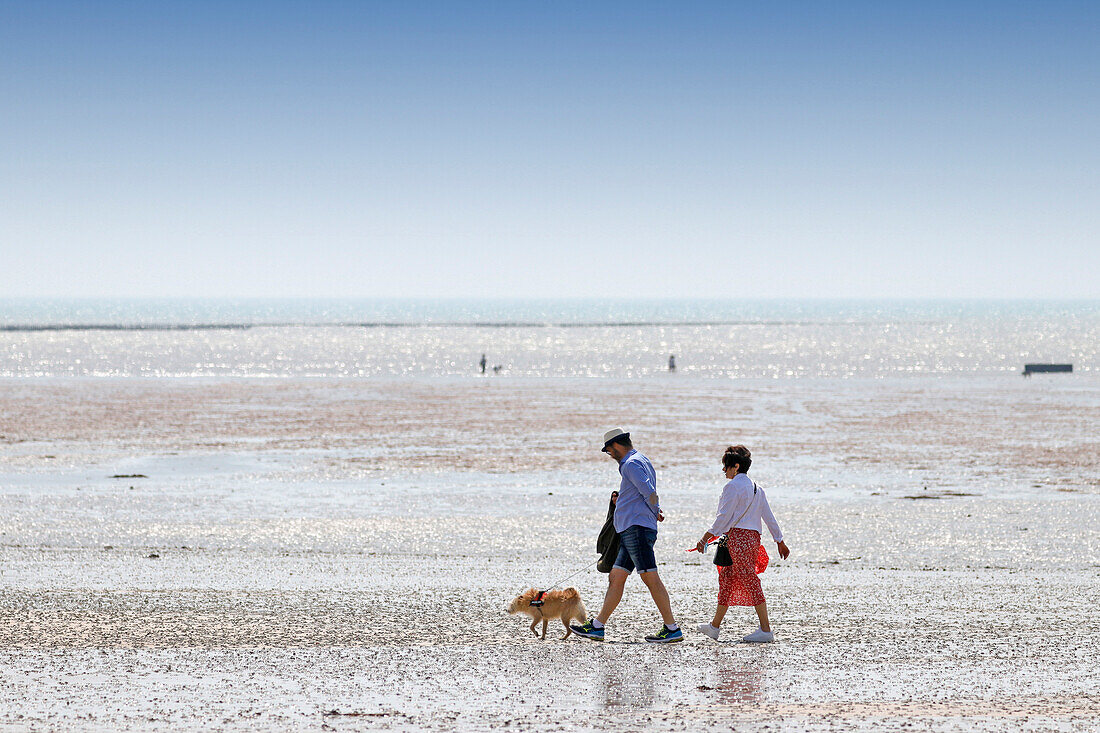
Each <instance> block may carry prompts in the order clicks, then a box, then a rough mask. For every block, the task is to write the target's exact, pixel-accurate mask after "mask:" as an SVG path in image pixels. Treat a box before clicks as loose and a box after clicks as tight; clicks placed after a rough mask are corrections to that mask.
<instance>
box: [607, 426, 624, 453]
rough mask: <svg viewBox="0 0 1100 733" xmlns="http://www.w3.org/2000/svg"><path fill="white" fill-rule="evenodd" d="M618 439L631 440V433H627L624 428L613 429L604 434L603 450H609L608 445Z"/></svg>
mask: <svg viewBox="0 0 1100 733" xmlns="http://www.w3.org/2000/svg"><path fill="white" fill-rule="evenodd" d="M618 437H625V438H629V437H630V433H628V432H625V431H624V430H623V429H622V428H611V429H610V430H608V431H607V432H606V433H604V434H603V450H605V451H606V450H607V444H608V443H610V442H611V441H613V440H615V438H618Z"/></svg>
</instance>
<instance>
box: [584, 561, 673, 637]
mask: <svg viewBox="0 0 1100 733" xmlns="http://www.w3.org/2000/svg"><path fill="white" fill-rule="evenodd" d="M629 577H630V573H628V572H627V571H625V570H623V569H622V568H611V572H610V573H608V575H607V593H605V594H604V597H603V608H601V609H600V612H599V613H598V614H597V615H596V619H597V620H598V621H599V622H600V623H601V624H606V623H607V619H609V618H611V614H612V613H614V611H615V607H616V606H618V605H619V601H621V600H622V599H623V588H625V587H626V579H627V578H629ZM666 596H667V594H666Z"/></svg>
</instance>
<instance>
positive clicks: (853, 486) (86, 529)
mask: <svg viewBox="0 0 1100 733" xmlns="http://www.w3.org/2000/svg"><path fill="white" fill-rule="evenodd" d="M1022 381H1023V380H1012V381H1006V380H995V379H977V378H970V379H960V380H955V381H950V380H948V381H943V380H940V381H932V380H928V381H924V380H917V379H900V380H883V381H878V380H875V381H872V380H864V381H863V382H861V383H856V382H843V381H837V382H829V381H826V380H807V381H804V382H803V381H799V380H792V381H787V382H779V383H777V382H772V381H764V380H761V381H759V382H753V381H746V382H736V383H733V384H732V385H731V383H729V382H724V381H723V382H721V383H718V382H716V381H715V380H696V381H690V380H681V381H679V382H676V383H671V382H657V381H654V382H642V381H618V380H511V381H508V380H500V381H497V382H480V381H463V380H456V381H454V382H449V381H446V380H425V381H420V382H417V381H408V380H406V381H392V382H386V381H380V380H360V381H355V380H224V381H219V380H190V381H189V380H155V379H150V380H134V379H130V380H108V379H104V380H63V379H47V380H35V381H25V380H8V381H5V382H3V385H2V390H0V395H2V396H0V415H2V416H3V422H2V427H0V434H2V436H3V437H2V438H0V472H2V473H0V501H2V505H3V506H4V508H5V511H4V513H3V516H2V517H0V690H2V692H0V727H3V728H4V729H11V730H42V729H79V730H159V729H216V730H257V729H259V730H289V729H302V728H322V727H325V726H327V727H328V728H332V729H335V730H375V729H379V730H423V729H427V730H453V729H463V730H465V729H473V730H488V729H490V728H493V729H495V728H505V729H517V730H527V729H530V730H535V729H539V730H592V729H604V730H622V731H629V730H642V729H645V730H699V729H704V730H712V729H713V730H717V729H727V730H728V729H729V728H731V727H733V726H736V728H737V729H738V730H741V729H744V730H765V729H767V730H777V729H778V730H822V731H825V730H904V729H914V728H915V729H933V730H944V731H947V730H1036V731H1039V730H1043V731H1045V730H1072V731H1079V730H1080V731H1084V730H1096V729H1097V723H1096V713H1095V711H1096V710H1097V709H1100V672H1098V671H1097V670H1100V616H1098V614H1097V613H1096V610H1095V598H1096V594H1097V589H1098V588H1100V530H1098V529H1097V528H1100V502H1098V495H1100V466H1098V462H1097V460H1096V458H1095V456H1096V455H1097V454H1098V453H1100V450H1098V448H1100V446H1098V445H1097V441H1096V438H1095V425H1097V424H1100V389H1097V387H1096V386H1094V385H1092V383H1090V382H1082V381H1077V382H1074V383H1067V382H1062V383H1058V382H1055V381H1053V380H1051V381H1047V382H1043V381H1038V380H1033V381H1032V382H1031V383H1029V384H1021V382H1022ZM1066 385H1069V386H1066ZM616 423H624V424H626V425H628V426H630V427H631V428H633V429H634V431H635V435H636V436H637V437H638V441H639V447H642V448H643V449H644V450H645V451H646V452H647V453H648V454H649V455H650V456H651V457H652V458H653V459H654V462H655V463H656V464H657V465H658V470H659V479H660V481H661V485H662V499H663V503H664V505H665V507H666V509H667V511H668V514H669V519H668V521H667V522H666V523H665V524H664V525H663V526H662V532H661V535H660V539H659V541H658V545H657V554H658V560H659V561H660V563H661V573H662V576H663V577H664V578H665V582H666V584H667V585H668V587H669V590H670V593H671V594H672V598H673V602H674V608H675V610H676V612H677V614H678V615H679V616H680V618H681V620H682V623H683V624H684V626H685V627H687V629H688V637H687V640H686V641H685V642H684V643H682V644H680V645H676V646H672V647H655V646H650V645H646V644H644V643H640V639H641V637H642V636H643V635H644V634H645V633H648V632H650V631H652V630H654V629H655V628H656V626H657V623H658V622H657V616H656V614H655V611H654V609H653V607H652V604H651V602H650V601H649V599H648V597H647V596H646V594H645V591H644V589H643V587H642V586H641V584H640V582H638V581H637V580H636V579H632V581H631V583H630V584H629V585H628V589H627V595H626V598H625V599H624V602H623V604H622V606H621V607H620V609H619V611H618V612H617V613H616V615H615V616H614V617H613V619H612V624H611V625H610V628H609V632H608V638H609V642H607V643H605V644H602V645H601V644H597V643H593V642H588V641H586V640H580V639H576V638H575V637H574V638H571V639H569V640H566V641H561V640H559V639H558V638H557V637H556V636H555V635H554V632H555V631H556V629H555V627H554V625H553V623H556V622H552V624H551V630H550V634H549V635H548V639H547V641H545V642H543V641H539V640H537V639H534V638H533V637H531V636H530V634H529V632H528V631H527V629H526V623H525V622H524V621H523V620H522V618H519V617H509V616H507V615H505V614H504V613H503V611H502V608H503V606H504V604H505V603H506V602H507V601H508V600H510V598H511V597H512V596H514V595H515V594H517V593H518V592H520V591H521V590H523V589H524V588H526V587H527V586H530V585H544V584H549V583H551V582H553V581H554V580H557V579H558V578H561V577H563V576H565V575H568V574H569V573H571V572H573V571H575V570H577V569H579V568H582V567H583V566H584V565H586V564H587V563H589V562H591V561H592V560H594V559H595V555H594V552H593V549H594V548H593V546H594V541H595V534H596V532H597V530H598V528H599V526H600V524H601V522H602V516H603V512H604V509H605V507H606V495H607V492H608V491H609V490H610V488H611V487H612V484H613V483H614V479H615V477H616V474H615V472H614V466H613V464H611V463H610V461H607V460H606V459H603V458H602V457H601V456H599V455H598V454H597V453H595V452H594V451H593V450H592V448H591V445H590V444H589V443H590V442H591V440H592V434H593V433H596V434H598V433H599V432H600V431H601V430H602V429H603V428H604V426H605V425H610V424H616ZM733 440H739V441H743V442H746V443H748V444H749V445H750V446H752V447H753V448H754V454H755V455H756V457H757V464H756V465H754V471H753V472H754V475H756V477H757V479H758V480H760V481H761V482H762V483H763V484H764V485H766V486H767V487H768V491H769V496H770V498H771V501H772V504H773V507H774V508H775V510H776V513H777V515H778V517H779V520H780V522H781V523H782V524H783V527H784V530H785V532H786V534H787V535H788V538H789V539H788V543H789V544H790V545H791V548H792V550H793V553H794V554H793V555H792V557H791V558H790V559H789V560H788V561H779V560H778V558H777V557H776V553H775V552H772V555H773V565H772V567H770V568H769V569H768V571H767V572H766V573H765V574H764V575H763V576H762V579H763V583H764V589H765V594H766V595H767V597H768V601H769V607H770V610H771V613H772V618H773V624H774V626H775V628H776V632H777V638H778V641H777V642H776V643H775V644H772V645H764V646H748V645H743V644H738V643H735V642H736V641H737V639H739V638H740V636H741V635H742V634H743V633H746V632H747V631H749V630H750V629H751V628H752V626H753V619H752V615H751V610H749V609H743V610H738V609H734V610H731V612H730V614H729V616H728V617H727V623H726V627H725V628H724V630H723V637H722V642H721V643H714V642H712V641H710V640H709V639H707V638H705V637H702V636H701V635H698V634H696V633H693V632H692V629H693V628H694V625H695V624H696V623H698V622H700V621H704V620H707V619H709V616H710V614H711V613H712V612H713V603H714V597H715V594H716V582H715V577H714V575H715V574H714V569H713V566H711V565H709V564H707V563H700V561H699V560H698V559H697V558H696V556H695V554H694V553H692V554H688V553H685V552H684V551H683V548H685V547H687V546H690V545H691V544H692V543H693V541H694V539H695V538H696V537H697V536H698V535H699V534H700V533H701V532H702V530H703V529H705V528H706V527H707V526H708V525H709V521H710V518H711V513H712V511H713V505H714V502H715V501H716V498H717V493H718V491H719V490H720V487H721V483H722V479H721V476H720V473H719V471H718V468H717V465H716V457H717V455H718V454H719V453H720V450H721V448H722V447H723V446H724V445H725V444H727V443H729V442H731V441H733ZM1021 447H1024V448H1026V450H1025V451H1024V453H1025V455H1026V456H1027V459H1026V460H1024V461H1023V462H1022V463H1021V461H1020V458H1019V457H1020V455H1021ZM834 458H835V459H834ZM712 464H714V465H712ZM113 475H127V476H133V475H141V476H145V477H146V478H110V477H111V476H113ZM926 487H927V488H926ZM910 497H919V498H910ZM769 549H774V545H771V544H770V543H769ZM153 556H155V557H153ZM571 583H572V584H574V585H576V586H577V587H578V588H579V589H580V591H581V593H582V595H583V597H584V600H585V602H586V604H587V605H588V607H589V609H590V610H592V611H594V610H595V609H597V608H598V606H599V603H600V599H601V598H602V591H603V586H604V583H605V577H604V576H602V575H599V574H598V573H596V572H595V571H594V570H588V571H585V572H582V573H581V574H580V575H578V576H577V577H576V578H574V579H573V580H572V581H571ZM558 628H559V629H560V626H559V627H558ZM336 713H338V714H336Z"/></svg>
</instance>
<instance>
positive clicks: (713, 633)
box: [695, 624, 718, 641]
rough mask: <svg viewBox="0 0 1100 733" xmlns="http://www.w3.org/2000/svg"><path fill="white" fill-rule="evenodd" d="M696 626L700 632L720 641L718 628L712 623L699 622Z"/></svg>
mask: <svg viewBox="0 0 1100 733" xmlns="http://www.w3.org/2000/svg"><path fill="white" fill-rule="evenodd" d="M695 628H697V629H698V630H699V633H700V634H706V635H707V636H709V637H710V638H712V639H714V640H715V641H718V629H716V628H714V627H713V626H711V625H710V624H699V625H698V626H696V627H695Z"/></svg>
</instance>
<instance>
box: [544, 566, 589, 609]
mask: <svg viewBox="0 0 1100 733" xmlns="http://www.w3.org/2000/svg"><path fill="white" fill-rule="evenodd" d="M598 562H599V559H596V560H593V561H592V562H590V563H588V564H587V565H585V566H584V567H583V568H581V569H580V570H578V571H577V572H575V573H573V574H572V575H567V576H566V577H564V578H562V579H561V580H558V581H556V582H554V583H553V584H552V585H550V586H547V588H546V590H541V591H539V595H538V598H536V599H535V600H533V601H531V605H532V606H541V605H542V597H543V596H544V595H546V594H547V593H549V592H550V591H552V590H553V589H554V588H557V587H558V586H559V585H561V584H562V583H564V582H565V581H567V580H572V579H573V578H575V577H577V576H578V575H580V574H581V573H583V572H584V571H585V570H588V568H590V567H592V566H593V565H595V564H596V563H598Z"/></svg>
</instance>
